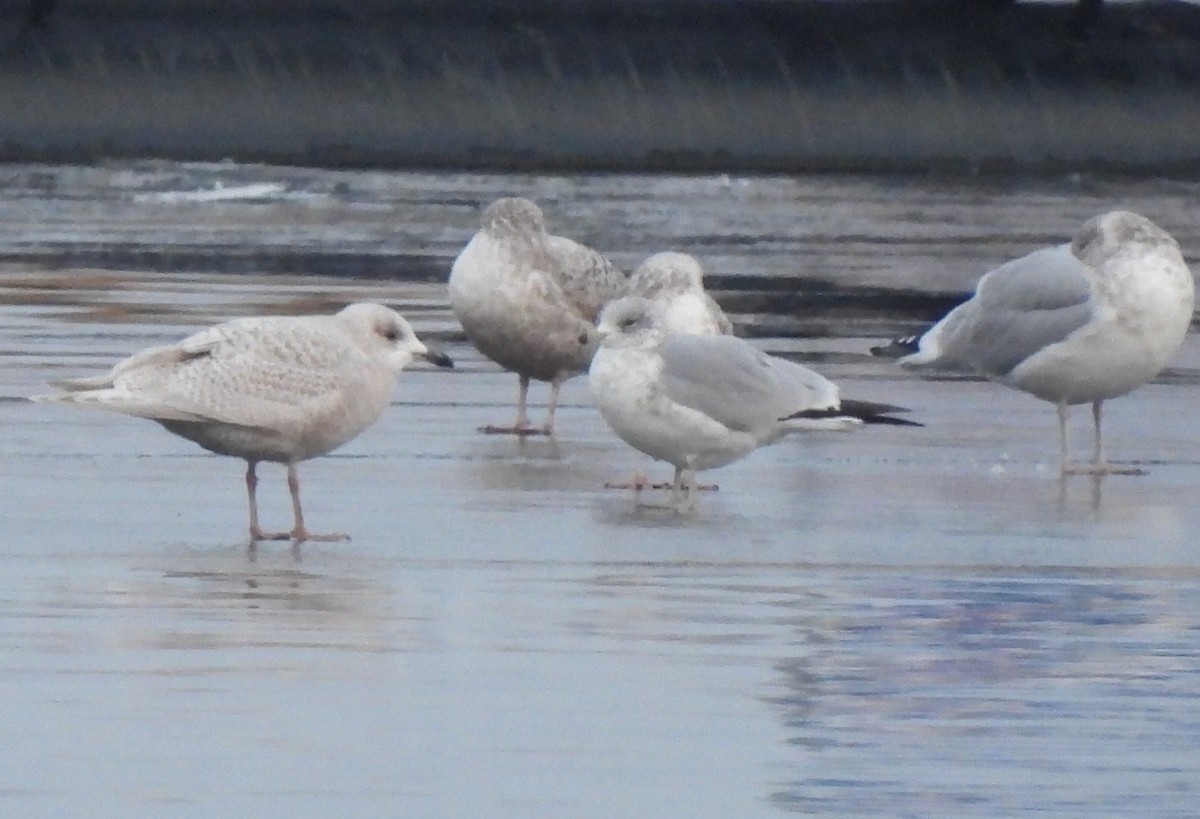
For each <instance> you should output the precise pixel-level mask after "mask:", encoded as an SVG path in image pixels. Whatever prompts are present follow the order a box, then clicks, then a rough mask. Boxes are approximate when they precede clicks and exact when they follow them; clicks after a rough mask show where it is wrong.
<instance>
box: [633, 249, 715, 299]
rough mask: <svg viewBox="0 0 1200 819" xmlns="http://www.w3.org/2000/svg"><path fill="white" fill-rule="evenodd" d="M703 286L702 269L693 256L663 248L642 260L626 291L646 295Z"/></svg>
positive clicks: (701, 287) (649, 296)
mask: <svg viewBox="0 0 1200 819" xmlns="http://www.w3.org/2000/svg"><path fill="white" fill-rule="evenodd" d="M703 289H704V269H703V268H702V267H700V262H698V261H697V260H696V258H695V257H694V256H689V255H688V254H686V253H677V252H675V251H667V252H665V253H655V254H654V255H653V256H651V257H650V258H648V259H646V261H644V262H642V263H641V264H640V265H639V266H638V269H637V270H635V271H634V273H633V277H632V278H631V279H630V282H629V292H630V293H636V294H637V295H639V296H645V297H646V298H654V297H655V296H657V295H659V294H660V293H680V292H686V291H689V290H697V291H698V290H703Z"/></svg>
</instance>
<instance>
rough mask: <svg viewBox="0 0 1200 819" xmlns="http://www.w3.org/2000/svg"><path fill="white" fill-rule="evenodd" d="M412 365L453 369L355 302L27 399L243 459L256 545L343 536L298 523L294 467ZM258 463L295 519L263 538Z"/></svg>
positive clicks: (176, 347) (326, 444)
mask: <svg viewBox="0 0 1200 819" xmlns="http://www.w3.org/2000/svg"><path fill="white" fill-rule="evenodd" d="M415 357H421V358H425V359H428V360H429V361H431V362H433V363H435V364H437V365H439V366H444V367H449V366H452V362H451V361H450V359H449V358H447V357H446V356H445V355H444V354H442V353H440V352H438V351H435V350H432V349H431V348H429V347H426V346H425V344H423V343H422V342H421V341H420V340H419V339H418V338H417V337H416V335H415V334H414V333H413V330H412V327H410V326H409V324H408V322H407V321H405V320H404V318H403V317H402V316H400V315H399V314H398V313H396V312H395V311H393V310H390V309H389V308H387V307H384V306H383V305H381V304H370V303H359V304H352V305H350V306H349V307H346V308H344V309H343V310H342V311H341V312H339V313H337V314H336V315H332V316H299V317H264V318H243V319H235V320H233V321H229V322H226V323H224V324H218V325H216V326H214V327H210V328H209V329H207V330H201V331H200V332H198V333H196V334H194V335H192V336H189V337H188V338H185V339H184V340H183V341H180V342H178V343H176V344H169V345H164V346H161V347H151V348H149V349H146V350H142V351H141V352H139V353H136V354H134V355H132V356H130V357H129V358H127V359H125V360H124V361H122V362H120V363H118V364H117V365H116V366H115V367H113V368H112V370H110V371H109V372H108V373H107V374H105V375H101V376H97V377H94V378H80V379H74V380H69V381H62V382H58V383H56V384H55V385H54V386H57V387H59V388H61V389H62V390H63V392H61V393H57V394H54V395H43V396H35V397H34V399H33V400H35V401H55V402H62V403H69V404H78V405H80V406H85V407H95V408H99V409H106V410H111V411H113V412H121V413H124V414H126V415H133V416H137V417H139V418H149V419H150V420H152V421H157V422H158V423H160V424H162V425H163V426H164V427H166V428H167V429H168V430H170V431H171V432H173V433H175V434H176V435H180V436H182V437H184V438H187V439H188V440H191V441H195V442H196V443H197V444H199V445H200V446H202V447H204V448H205V449H207V450H209V451H210V452H215V453H217V454H218V455H232V456H234V457H237V458H244V459H245V460H246V492H247V495H248V497H249V501H250V538H251V539H252V540H285V539H289V538H290V539H292V540H294V541H296V542H300V541H304V540H343V539H346V536H345V535H340V534H338V535H315V534H313V533H311V532H309V531H308V529H307V528H306V527H305V525H304V516H303V514H302V513H301V511H300V479H299V477H298V475H297V472H296V464H297V463H298V462H300V461H304V460H308V459H309V458H315V457H317V456H318V455H325V454H326V453H328V452H331V451H332V450H334V449H336V448H337V447H339V446H341V445H342V444H344V443H346V442H347V441H349V440H350V439H352V438H354V437H355V436H356V435H358V434H359V433H360V432H362V431H363V430H364V429H366V428H367V427H369V426H370V425H371V424H373V423H374V422H375V420H376V419H378V418H379V416H380V415H381V414H382V413H383V410H384V408H386V407H387V405H388V402H389V400H390V398H391V394H392V389H393V387H395V384H396V379H397V377H398V376H399V374H400V371H401V370H403V369H404V368H405V367H406V366H407V365H408V364H409V363H410V362H411V361H412V360H413V359H414V358H415ZM259 461H273V462H276V463H282V464H286V465H287V476H288V489H289V490H290V491H291V496H292V511H293V514H294V517H295V525H294V526H293V528H292V530H291V531H290V532H278V533H267V532H264V531H263V530H262V529H261V528H260V527H259V525H258V504H257V502H256V500H255V489H256V487H257V485H258V478H257V476H256V474H255V468H256V467H257V465H258V462H259Z"/></svg>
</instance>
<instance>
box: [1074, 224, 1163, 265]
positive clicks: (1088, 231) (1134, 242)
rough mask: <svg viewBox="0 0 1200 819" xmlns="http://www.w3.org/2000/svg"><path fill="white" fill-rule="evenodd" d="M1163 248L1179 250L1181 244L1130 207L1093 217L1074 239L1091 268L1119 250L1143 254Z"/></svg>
mask: <svg viewBox="0 0 1200 819" xmlns="http://www.w3.org/2000/svg"><path fill="white" fill-rule="evenodd" d="M1163 248H1176V249H1178V244H1177V243H1176V242H1175V240H1174V239H1172V238H1171V235H1170V234H1169V233H1167V232H1166V231H1165V230H1163V229H1162V228H1160V227H1159V226H1158V225H1156V224H1154V223H1153V222H1151V221H1150V220H1149V219H1147V218H1146V217H1145V216H1142V215H1140V214H1137V213H1132V212H1131V211H1127V210H1113V211H1109V212H1108V213H1102V214H1100V215H1099V216H1093V217H1092V218H1091V219H1089V220H1088V221H1087V222H1085V223H1084V225H1083V227H1082V228H1080V229H1079V232H1078V233H1077V234H1075V238H1074V240H1073V241H1072V242H1071V252H1072V253H1074V254H1075V257H1076V258H1078V259H1079V260H1080V261H1082V262H1084V263H1085V264H1088V265H1091V266H1092V267H1099V266H1100V265H1102V264H1103V263H1104V262H1106V261H1108V260H1109V259H1110V258H1112V257H1113V256H1115V255H1117V254H1118V253H1132V254H1135V255H1141V254H1143V253H1146V252H1147V251H1155V250H1160V249H1163Z"/></svg>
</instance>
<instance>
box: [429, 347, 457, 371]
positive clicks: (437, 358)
mask: <svg viewBox="0 0 1200 819" xmlns="http://www.w3.org/2000/svg"><path fill="white" fill-rule="evenodd" d="M425 347H426V350H427V352H426V353H425V360H426V361H428V362H429V363H430V364H434V365H436V366H438V367H444V368H445V369H447V370H453V369H454V359H453V358H451V357H450V356H448V355H446V354H445V353H443V352H442V351H441V350H439V349H438V348H437V347H434V346H433V345H431V344H426V345H425Z"/></svg>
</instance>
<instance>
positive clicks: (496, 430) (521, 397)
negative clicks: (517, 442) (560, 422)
mask: <svg viewBox="0 0 1200 819" xmlns="http://www.w3.org/2000/svg"><path fill="white" fill-rule="evenodd" d="M519 378H520V389H519V390H518V391H517V421H516V423H515V424H513V425H512V426H511V427H499V426H495V425H494V424H488V425H487V426H484V427H480V428H479V431H480V432H482V433H484V434H486V435H542V434H549V433H546V432H544V431H543V430H540V429H537V428H535V427H533V426H531V425H530V424H529V416H528V414H527V412H526V401H527V400H528V397H529V376H527V375H522V376H519ZM553 400H554V398H553V397H552V398H551V402H553ZM550 407H551V416H552V417H553V412H554V404H553V403H551V405H550Z"/></svg>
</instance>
